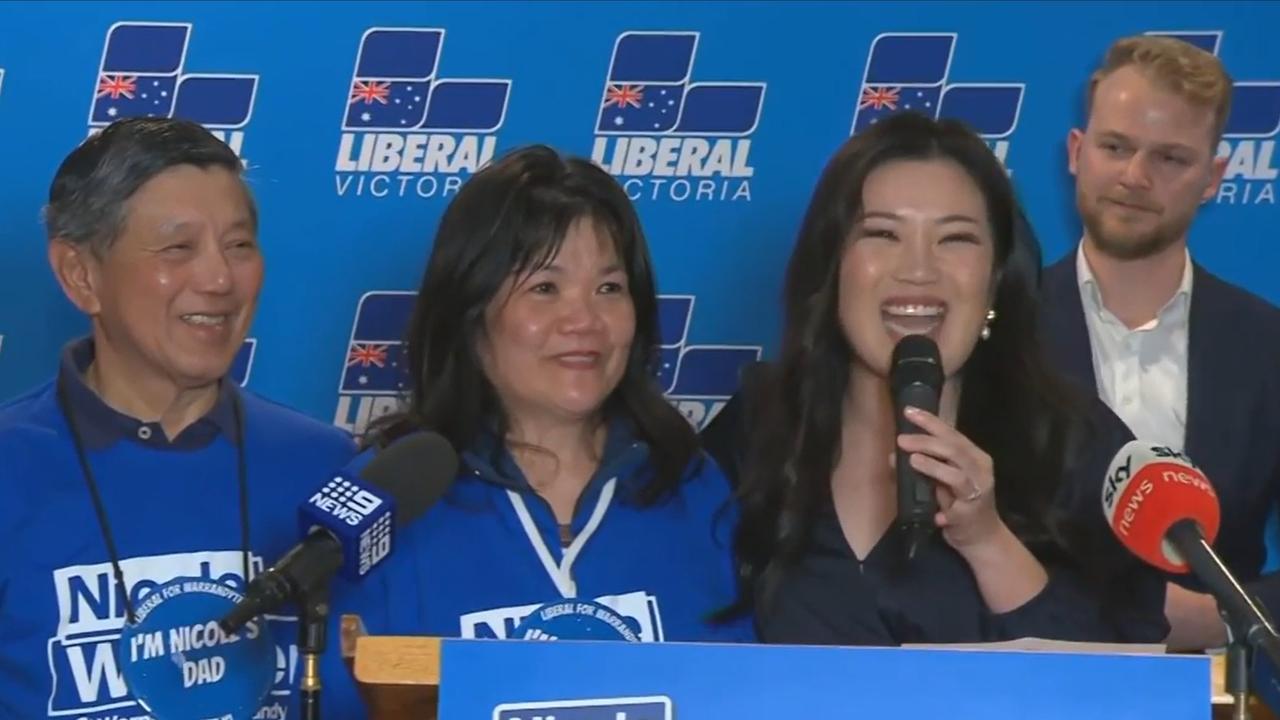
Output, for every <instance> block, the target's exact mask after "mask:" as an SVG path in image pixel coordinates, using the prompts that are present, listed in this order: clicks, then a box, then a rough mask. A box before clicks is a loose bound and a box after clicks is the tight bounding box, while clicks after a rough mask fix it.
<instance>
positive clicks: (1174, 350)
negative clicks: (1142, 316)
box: [1076, 244, 1192, 449]
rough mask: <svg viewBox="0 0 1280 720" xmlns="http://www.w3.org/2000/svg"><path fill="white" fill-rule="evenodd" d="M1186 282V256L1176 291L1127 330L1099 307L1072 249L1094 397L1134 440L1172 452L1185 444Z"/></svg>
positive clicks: (1080, 257) (1080, 255)
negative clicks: (1090, 355) (1090, 353)
mask: <svg viewBox="0 0 1280 720" xmlns="http://www.w3.org/2000/svg"><path fill="white" fill-rule="evenodd" d="M1191 277H1192V271H1191V254H1190V253H1187V256H1186V264H1185V265H1184V266H1183V271H1182V284H1181V285H1180V286H1179V287H1178V291H1177V292H1176V293H1174V295H1173V297H1172V298H1170V299H1169V302H1167V303H1165V305H1164V307H1163V308H1161V309H1160V312H1158V313H1156V317H1155V319H1153V320H1151V321H1150V322H1148V323H1146V324H1145V325H1142V326H1141V327H1137V328H1134V329H1132V330H1130V329H1129V328H1128V327H1127V326H1125V324H1124V323H1123V322H1121V321H1120V320H1119V319H1118V318H1117V317H1116V316H1115V315H1113V314H1112V313H1111V311H1110V310H1108V309H1107V308H1106V307H1105V306H1103V304H1102V294H1101V292H1100V291H1099V289H1098V283H1097V280H1096V279H1095V278H1094V276H1093V270H1092V269H1090V267H1089V262H1088V260H1086V259H1085V256H1084V247H1083V244H1082V245H1081V246H1080V248H1079V249H1077V250H1076V280H1077V282H1078V284H1079V286H1080V300H1081V302H1082V303H1083V304H1084V316H1085V324H1086V325H1088V327H1089V344H1090V345H1091V346H1092V348H1093V373H1094V377H1095V378H1097V381H1098V393H1099V395H1100V396H1101V398H1102V399H1103V401H1105V402H1106V403H1107V405H1109V406H1110V407H1111V409H1112V410H1113V411H1115V413H1116V415H1119V416H1120V419H1122V420H1124V422H1125V424H1127V425H1128V426H1129V429H1130V430H1131V431H1133V434H1134V436H1135V437H1137V438H1138V439H1139V440H1145V441H1152V442H1159V443H1163V444H1167V445H1169V446H1171V447H1174V448H1177V449H1183V448H1184V447H1185V443H1186V429H1187V327H1188V320H1189V318H1190V309H1191Z"/></svg>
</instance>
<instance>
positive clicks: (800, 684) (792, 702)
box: [439, 640, 1211, 720]
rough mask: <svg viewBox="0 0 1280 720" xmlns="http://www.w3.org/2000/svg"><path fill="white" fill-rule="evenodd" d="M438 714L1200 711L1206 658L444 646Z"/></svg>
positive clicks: (496, 718)
mask: <svg viewBox="0 0 1280 720" xmlns="http://www.w3.org/2000/svg"><path fill="white" fill-rule="evenodd" d="M441 672H442V674H441V683H440V708H439V709H440V715H439V716H440V719H441V720H461V719H462V718H467V719H468V720H474V719H476V718H485V719H487V720H552V718H554V720H674V719H675V718H679V720H728V719H732V720H783V719H788V720H789V719H791V718H881V717H898V716H902V715H903V714H904V713H905V714H909V715H910V716H911V717H945V718H948V719H952V720H963V719H965V718H974V719H975V720H977V719H978V718H981V719H982V720H988V719H989V718H1036V719H1037V720H1080V718H1090V720H1103V719H1106V718H1160V719H1161V720H1183V719H1185V720H1191V719H1193V718H1194V720H1207V719H1208V718H1209V717H1210V710H1211V707H1210V677H1209V675H1210V671H1209V658H1208V657H1205V656H1189V655H1136V654H1086V653H1067V652H1062V653H1059V652H1025V651H1012V650H972V649H965V650H962V649H915V648H911V649H907V648H844V647H798V646H784V645H711V644H694V643H623V642H593V641H560V642H537V641H532V642H526V641H501V642H494V641H485V640H446V641H444V645H443V655H442V657H441Z"/></svg>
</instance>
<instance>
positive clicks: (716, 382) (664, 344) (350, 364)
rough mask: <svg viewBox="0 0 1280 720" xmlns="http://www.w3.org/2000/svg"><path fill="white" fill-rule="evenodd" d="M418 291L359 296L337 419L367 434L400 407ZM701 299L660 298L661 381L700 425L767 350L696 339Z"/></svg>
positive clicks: (679, 406)
mask: <svg viewBox="0 0 1280 720" xmlns="http://www.w3.org/2000/svg"><path fill="white" fill-rule="evenodd" d="M416 297H417V295H416V293H413V292H398V291H383V290H380V291H374V292H369V293H365V295H364V296H363V297H361V298H360V302H359V304H358V305H357V306H356V317H355V321H354V322H353V323H352V327H351V337H350V339H349V341H348V342H347V352H346V364H345V365H344V366H343V369H342V378H341V379H340V380H339V382H338V407H337V411H336V412H335V413H334V419H333V422H334V424H335V425H337V426H339V427H342V428H346V429H347V430H349V431H351V432H353V433H357V434H359V433H363V432H364V431H365V429H366V428H367V427H368V425H369V422H370V421H371V420H375V419H377V418H378V417H381V416H382V415H385V414H386V413H388V412H390V411H392V410H394V409H395V408H396V406H397V404H398V402H399V398H400V396H401V394H402V393H403V392H404V388H405V380H406V379H407V376H406V375H405V372H404V368H405V362H404V357H403V350H402V344H401V343H402V340H403V337H404V332H405V328H407V327H408V325H409V316H410V315H411V314H412V312H413V303H414V299H415V298H416ZM694 300H695V298H694V296H692V295H663V296H660V297H659V298H658V317H659V323H660V328H661V334H662V338H661V350H660V352H661V363H660V368H659V371H658V384H659V386H660V387H661V388H662V390H663V392H664V393H665V394H666V396H667V399H668V400H669V401H670V402H671V403H672V404H673V405H674V406H675V407H676V409H678V410H679V411H680V412H681V413H683V414H684V416H685V417H687V418H688V419H689V422H690V423H692V424H693V425H694V426H695V427H697V428H699V429H701V428H702V427H705V426H706V424H707V423H709V422H711V419H712V418H714V417H715V416H716V413H718V412H720V409H721V408H723V407H724V405H725V403H726V402H728V400H729V398H730V397H731V396H732V395H733V393H734V392H735V391H736V390H737V387H738V380H739V373H740V372H741V371H742V368H743V367H744V366H746V365H748V364H749V363H752V362H756V361H758V360H759V359H760V356H761V353H762V351H763V349H762V348H761V347H760V346H758V345H695V344H693V343H691V342H690V341H689V329H690V327H691V326H692V324H693V307H694Z"/></svg>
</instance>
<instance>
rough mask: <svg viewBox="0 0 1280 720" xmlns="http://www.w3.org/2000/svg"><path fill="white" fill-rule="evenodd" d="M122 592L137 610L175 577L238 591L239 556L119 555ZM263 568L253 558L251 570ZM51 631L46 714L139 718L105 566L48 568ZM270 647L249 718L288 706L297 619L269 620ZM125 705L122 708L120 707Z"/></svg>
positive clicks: (278, 718) (119, 611)
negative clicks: (263, 693)
mask: <svg viewBox="0 0 1280 720" xmlns="http://www.w3.org/2000/svg"><path fill="white" fill-rule="evenodd" d="M120 566H121V570H122V571H123V573H124V577H125V580H126V581H127V582H128V583H129V585H128V588H127V592H128V593H129V598H130V600H131V602H132V603H133V606H134V608H140V607H142V606H143V605H144V603H147V602H148V598H149V597H150V596H151V594H152V593H153V592H155V591H156V590H157V589H158V588H160V587H161V586H163V585H165V584H166V583H169V582H171V581H172V580H174V579H176V578H180V577H190V578H195V579H198V580H208V581H211V582H214V583H217V584H219V585H222V586H226V587H229V588H231V589H233V590H236V591H238V592H243V591H244V589H245V582H244V578H243V577H242V575H243V557H242V554H241V552H240V551H239V550H217V551H207V552H189V553H174V554H169V555H150V556H142V557H133V558H124V559H122V560H121V561H120ZM262 568H263V561H262V558H260V557H258V556H253V557H252V559H251V563H250V572H253V573H255V574H256V573H258V572H261V570H262ZM53 584H54V591H55V596H56V598H57V604H58V606H57V611H58V627H57V630H56V634H55V635H54V636H53V637H51V638H49V644H48V661H49V672H50V674H51V677H50V680H51V687H52V691H51V692H50V695H49V705H48V713H49V715H50V716H51V717H72V718H77V719H78V718H89V719H91V720H111V719H114V718H119V717H121V716H132V714H135V713H141V712H142V708H141V707H139V706H138V702H137V700H136V699H135V698H134V697H133V696H132V695H131V693H130V692H129V689H128V687H127V686H126V685H125V681H124V676H123V674H122V671H123V667H121V665H120V656H119V654H118V652H119V648H118V647H117V645H118V642H119V639H120V636H121V631H122V629H123V626H124V618H125V607H124V602H123V598H121V596H120V594H119V593H118V592H116V584H115V579H114V577H113V574H112V567H111V563H109V562H104V563H98V564H94V565H74V566H68V567H63V568H58V569H56V570H54V571H53ZM267 620H268V627H269V628H270V632H271V635H272V637H273V638H275V639H276V640H277V641H278V642H279V644H278V645H276V647H275V677H274V678H273V684H272V688H271V691H270V694H269V695H268V698H267V700H266V701H265V703H264V705H263V707H262V708H261V709H260V710H259V711H258V713H257V714H256V715H255V716H254V717H255V719H256V720H282V719H283V718H284V717H285V716H286V713H287V710H288V708H289V706H290V703H291V702H292V700H291V699H290V698H291V695H292V688H293V687H294V685H295V682H296V679H297V673H298V660H299V658H298V650H297V645H296V641H295V639H296V637H297V618H294V617H284V616H268V618H267ZM124 708H128V710H123V709H124Z"/></svg>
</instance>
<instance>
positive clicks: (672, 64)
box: [591, 31, 765, 202]
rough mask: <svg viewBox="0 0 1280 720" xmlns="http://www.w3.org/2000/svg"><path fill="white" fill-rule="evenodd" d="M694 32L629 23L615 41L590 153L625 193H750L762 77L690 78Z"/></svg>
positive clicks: (674, 197)
mask: <svg viewBox="0 0 1280 720" xmlns="http://www.w3.org/2000/svg"><path fill="white" fill-rule="evenodd" d="M698 40H699V33H697V32H641V31H630V32H624V33H622V34H621V35H619V36H618V39H617V41H616V42H615V43H614V46H613V57H612V59H611V60H610V61H609V73H608V75H607V76H606V78H605V83H604V91H603V92H602V93H601V99H600V108H599V110H598V111H597V114H596V129H595V143H594V144H593V145H592V148H591V158H592V159H593V160H594V161H595V162H596V163H597V164H599V165H600V166H601V167H603V168H605V169H606V170H608V171H609V172H610V173H611V174H613V175H614V176H616V177H617V178H618V180H619V182H621V183H622V187H623V188H624V189H625V190H626V192H627V195H628V196H629V197H630V198H631V199H632V200H654V201H659V200H671V201H675V202H685V201H689V200H692V201H703V200H716V201H730V202H732V201H736V200H742V201H750V200H751V178H752V177H753V176H754V175H755V168H753V167H752V166H751V157H750V156H751V136H752V134H753V133H755V130H756V126H757V125H758V124H759V122H760V113H761V110H762V108H763V107H764V91H765V83H762V82H725V81H715V82H708V81H694V80H693V79H692V78H693V60H694V57H695V56H696V55H697V48H698Z"/></svg>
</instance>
